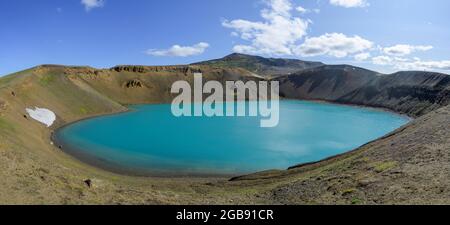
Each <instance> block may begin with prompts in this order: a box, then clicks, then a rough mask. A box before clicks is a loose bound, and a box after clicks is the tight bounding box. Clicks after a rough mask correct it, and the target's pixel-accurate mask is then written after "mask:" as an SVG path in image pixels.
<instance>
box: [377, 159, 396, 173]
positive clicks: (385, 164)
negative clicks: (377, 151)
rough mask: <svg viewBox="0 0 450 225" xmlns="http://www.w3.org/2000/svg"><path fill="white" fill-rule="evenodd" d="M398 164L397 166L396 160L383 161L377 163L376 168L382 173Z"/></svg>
mask: <svg viewBox="0 0 450 225" xmlns="http://www.w3.org/2000/svg"><path fill="white" fill-rule="evenodd" d="M396 166H397V162H395V161H388V162H381V163H377V164H375V166H374V170H375V172H377V173H382V172H384V171H388V170H390V169H392V168H394V167H396Z"/></svg>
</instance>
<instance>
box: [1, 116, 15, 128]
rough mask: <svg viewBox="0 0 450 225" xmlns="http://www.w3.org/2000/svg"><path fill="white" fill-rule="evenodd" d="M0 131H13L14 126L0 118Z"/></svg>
mask: <svg viewBox="0 0 450 225" xmlns="http://www.w3.org/2000/svg"><path fill="white" fill-rule="evenodd" d="M0 129H1V130H10V131H12V130H14V126H13V125H12V124H11V123H9V122H8V121H6V120H5V119H4V118H2V117H0Z"/></svg>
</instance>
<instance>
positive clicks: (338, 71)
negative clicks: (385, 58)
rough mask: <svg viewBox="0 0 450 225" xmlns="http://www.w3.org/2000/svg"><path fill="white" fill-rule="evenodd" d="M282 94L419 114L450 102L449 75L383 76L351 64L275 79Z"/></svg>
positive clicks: (319, 68)
mask: <svg viewBox="0 0 450 225" xmlns="http://www.w3.org/2000/svg"><path fill="white" fill-rule="evenodd" d="M276 80H278V81H280V92H281V95H282V96H285V97H287V98H295V99H307V100H325V101H330V102H336V103H343V104H355V105H364V106H372V107H381V108H386V109H390V110H393V111H396V112H398V113H405V114H408V115H409V116H414V117H417V116H421V115H424V114H426V113H427V112H430V111H433V110H435V109H438V108H440V107H442V106H446V105H448V104H449V103H450V76H449V75H445V74H440V73H431V72H417V71H411V72H399V73H395V74H391V75H383V74H379V73H376V72H373V71H370V70H365V69H362V68H358V67H353V66H346V65H340V66H322V67H318V68H314V69H310V70H306V71H302V72H298V73H295V74H292V75H288V76H284V77H279V78H276Z"/></svg>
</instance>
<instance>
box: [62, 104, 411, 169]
mask: <svg viewBox="0 0 450 225" xmlns="http://www.w3.org/2000/svg"><path fill="white" fill-rule="evenodd" d="M238 104H245V103H238ZM131 109H132V111H130V112H127V113H123V114H117V115H112V116H103V117H97V118H93V119H89V120H84V121H81V122H78V123H75V124H72V125H70V126H67V127H64V128H63V129H61V130H59V131H58V132H57V134H56V138H57V140H58V142H59V143H60V144H61V145H62V146H63V148H64V150H66V151H68V152H69V153H71V154H73V155H75V156H76V157H78V158H80V159H81V160H84V161H87V162H89V163H93V164H95V165H97V166H100V167H105V168H106V169H111V170H115V171H119V172H127V173H139V174H141V173H142V174H148V175H157V174H158V175H208V174H211V175H219V174H223V175H231V174H234V175H236V174H242V173H249V172H255V171H261V170H267V169H286V168H287V167H289V166H293V165H296V164H299V163H306V162H312V161H317V160H321V159H324V158H327V157H330V156H333V155H337V154H340V153H344V152H346V151H350V150H353V149H355V148H357V147H359V146H361V145H363V144H365V143H367V142H369V141H371V140H374V139H376V138H379V137H381V136H383V135H385V134H387V133H389V132H390V131H393V130H395V129H396V128H398V127H400V126H402V125H404V124H405V123H407V122H408V119H407V118H405V117H403V116H399V115H396V114H392V113H388V112H383V111H379V110H373V109H367V108H359V107H349V106H341V105H332V104H324V103H315V102H304V101H281V102H280V122H279V125H278V126H277V127H275V128H260V126H259V125H260V119H261V118H259V117H212V118H209V117H179V118H177V117H174V116H173V115H172V114H171V111H170V110H171V108H170V104H163V105H137V106H132V107H131Z"/></svg>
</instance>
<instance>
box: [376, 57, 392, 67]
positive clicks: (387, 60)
mask: <svg viewBox="0 0 450 225" xmlns="http://www.w3.org/2000/svg"><path fill="white" fill-rule="evenodd" d="M393 61H394V59H393V58H391V57H389V56H384V55H382V56H377V57H373V58H372V63H373V64H375V65H381V66H386V65H391V64H392V62H393Z"/></svg>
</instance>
